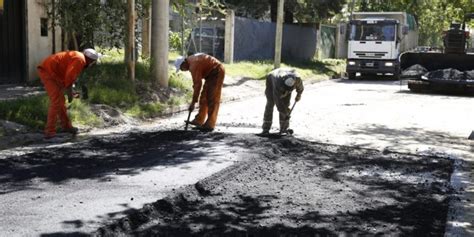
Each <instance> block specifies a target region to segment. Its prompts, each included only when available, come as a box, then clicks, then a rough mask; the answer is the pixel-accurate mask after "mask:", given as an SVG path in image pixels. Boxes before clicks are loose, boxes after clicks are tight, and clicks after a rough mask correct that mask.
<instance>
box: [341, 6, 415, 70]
mask: <svg viewBox="0 0 474 237" xmlns="http://www.w3.org/2000/svg"><path fill="white" fill-rule="evenodd" d="M410 17H411V16H410V15H408V14H406V13H404V12H355V13H353V20H351V21H350V23H349V31H350V34H349V41H348V56H347V67H346V72H347V74H348V77H349V79H355V78H356V73H360V74H361V75H367V74H377V75H381V74H382V75H392V76H394V77H397V78H398V75H399V71H400V64H399V60H398V58H399V56H400V54H401V53H403V52H405V51H406V50H410V49H413V48H415V47H416V45H417V42H418V31H417V29H416V23H415V22H414V19H411V20H410ZM409 21H413V22H412V23H411V26H410V25H409Z"/></svg>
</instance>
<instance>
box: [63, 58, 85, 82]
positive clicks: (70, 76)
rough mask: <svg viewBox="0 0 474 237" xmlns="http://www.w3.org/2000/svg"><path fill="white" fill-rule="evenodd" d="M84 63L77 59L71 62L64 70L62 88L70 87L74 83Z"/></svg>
mask: <svg viewBox="0 0 474 237" xmlns="http://www.w3.org/2000/svg"><path fill="white" fill-rule="evenodd" d="M84 66H85V64H84V62H82V61H81V60H79V59H76V60H73V61H72V62H71V63H70V64H69V65H68V66H67V68H66V74H65V75H64V87H65V88H68V87H70V86H71V85H72V84H73V83H74V81H76V79H77V77H78V76H79V74H80V73H81V72H82V69H84Z"/></svg>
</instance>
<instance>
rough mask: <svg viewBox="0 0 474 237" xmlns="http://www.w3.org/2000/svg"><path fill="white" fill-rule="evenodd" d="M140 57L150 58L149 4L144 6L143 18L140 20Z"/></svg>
mask: <svg viewBox="0 0 474 237" xmlns="http://www.w3.org/2000/svg"><path fill="white" fill-rule="evenodd" d="M142 28H143V29H142V56H143V57H145V58H148V57H150V30H151V2H150V5H148V4H147V5H146V6H145V16H144V17H143V20H142Z"/></svg>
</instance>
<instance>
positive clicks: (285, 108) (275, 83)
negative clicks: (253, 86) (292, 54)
mask: <svg viewBox="0 0 474 237" xmlns="http://www.w3.org/2000/svg"><path fill="white" fill-rule="evenodd" d="M288 77H292V78H294V79H295V84H294V85H293V86H292V87H288V86H287V85H285V80H286V79H287V78H288ZM294 89H296V93H297V96H299V97H301V94H302V93H303V90H304V87H303V81H302V80H301V78H300V77H299V76H298V74H296V72H295V71H294V70H293V69H289V68H279V69H275V70H273V71H271V72H270V73H269V74H268V75H267V79H266V88H265V96H266V97H267V104H266V106H265V112H264V115H263V125H262V130H263V131H264V132H268V131H269V130H270V128H271V126H272V120H273V107H274V106H275V105H276V107H277V110H278V112H279V117H280V132H286V130H287V129H288V128H289V126H290V117H289V115H290V114H289V113H290V108H289V106H290V99H291V92H292V91H293V90H294Z"/></svg>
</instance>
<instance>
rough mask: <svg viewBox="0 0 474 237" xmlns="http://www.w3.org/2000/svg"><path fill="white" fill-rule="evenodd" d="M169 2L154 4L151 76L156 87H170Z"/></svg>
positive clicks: (163, 1) (167, 0) (162, 0)
mask: <svg viewBox="0 0 474 237" xmlns="http://www.w3.org/2000/svg"><path fill="white" fill-rule="evenodd" d="M169 6H170V1H169V0H159V1H153V2H152V13H151V15H152V16H151V19H152V20H151V28H152V29H151V76H152V79H153V84H154V86H155V87H158V86H159V87H163V88H167V87H168V80H169V78H168V47H169V40H168V34H169V33H168V31H169Z"/></svg>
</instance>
